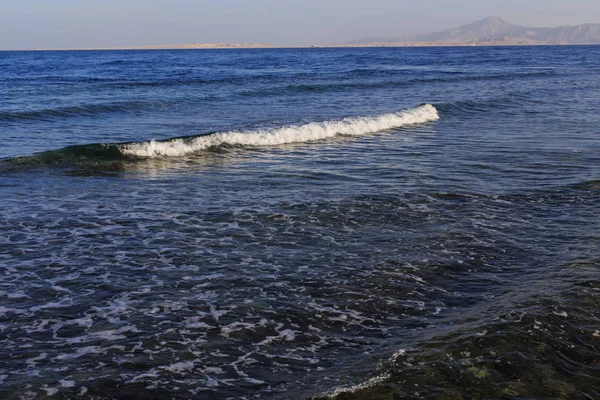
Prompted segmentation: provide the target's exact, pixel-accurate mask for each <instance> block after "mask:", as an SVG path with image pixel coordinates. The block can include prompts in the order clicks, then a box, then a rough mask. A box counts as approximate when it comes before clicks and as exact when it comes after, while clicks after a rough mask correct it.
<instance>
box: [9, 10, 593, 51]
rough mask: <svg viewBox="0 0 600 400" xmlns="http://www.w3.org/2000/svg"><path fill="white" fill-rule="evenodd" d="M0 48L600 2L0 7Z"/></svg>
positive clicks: (330, 29)
mask: <svg viewBox="0 0 600 400" xmlns="http://www.w3.org/2000/svg"><path fill="white" fill-rule="evenodd" d="M0 6H1V8H0V9H1V10H2V11H1V12H0V49H29V48H88V47H111V46H141V45H160V44H191V43H264V44H274V45H309V44H323V43H343V42H347V41H351V40H355V39H360V38H363V37H367V36H403V35H409V34H418V33H430V32H436V31H441V30H444V29H448V28H454V27H456V26H459V25H464V24H468V23H471V22H473V21H476V20H479V19H482V18H485V17H487V16H498V17H502V18H504V19H506V20H508V21H509V22H513V23H516V24H519V25H526V26H538V27H539V26H560V25H578V24H583V23H600V1H599V0H502V1H500V0H493V1H490V0H454V1H449V0H410V1H408V0H0Z"/></svg>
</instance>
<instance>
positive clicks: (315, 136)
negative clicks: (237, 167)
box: [119, 104, 439, 158]
mask: <svg viewBox="0 0 600 400" xmlns="http://www.w3.org/2000/svg"><path fill="white" fill-rule="evenodd" d="M438 119H439V115H438V112H437V110H436V108H435V107H434V106H432V105H431V104H423V105H421V106H418V107H415V108H412V109H408V110H404V111H400V112H397V113H391V114H382V115H377V116H373V117H349V118H344V119H342V120H339V121H325V122H311V123H308V124H305V125H290V126H286V127H280V128H271V129H262V130H256V131H248V132H218V133H213V134H210V135H204V136H196V137H193V138H177V139H170V140H167V141H156V140H151V141H149V142H139V143H128V144H123V145H119V150H120V151H121V153H122V154H124V155H127V156H135V157H149V158H151V157H178V156H184V155H186V154H190V153H195V152H197V151H200V150H205V149H208V148H211V147H217V146H221V145H224V144H229V145H246V146H274V145H280V144H288V143H304V142H312V141H316V140H322V139H327V138H331V137H335V136H359V135H364V134H369V133H375V132H381V131H385V130H388V129H394V128H400V127H403V126H406V125H413V124H422V123H425V122H430V121H435V120H438Z"/></svg>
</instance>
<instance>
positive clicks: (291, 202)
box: [0, 46, 600, 399]
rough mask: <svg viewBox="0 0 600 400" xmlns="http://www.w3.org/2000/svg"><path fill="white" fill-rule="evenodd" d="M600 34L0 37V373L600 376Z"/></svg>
mask: <svg viewBox="0 0 600 400" xmlns="http://www.w3.org/2000/svg"><path fill="white" fill-rule="evenodd" d="M599 56H600V47H596V46H555V47H498V48H494V47H481V48H479V47H478V48H381V49H379V48H377V49H281V50H231V51H230V50H218V51H212V50H199V51H196V50H179V51H101V52H94V51H88V52H3V53H0V76H2V79H1V80H0V92H1V93H2V98H1V99H0V138H1V141H0V191H1V194H2V202H0V272H1V273H2V279H1V280H0V341H1V343H2V346H0V355H1V360H2V361H0V395H1V397H3V398H8V399H20V398H89V399H130V398H145V399H148V398H156V399H171V398H172V399H192V398H193V399H215V398H223V399H225V398H263V399H290V398H298V399H302V398H311V397H315V398H337V399H363V398H364V399H366V398H381V399H388V398H431V399H438V398H448V399H462V398H469V399H471V398H514V399H530V398H552V399H556V398H564V399H590V398H598V397H600V392H599V391H598V387H600V378H598V377H599V376H600V373H599V370H598V368H599V358H600V355H599V354H600V353H599V347H600V344H599V343H600V318H599V311H598V310H599V306H600V299H599V296H600V292H599V290H600V275H599V271H598V265H599V264H598V263H599V260H600V249H599V247H598V243H599V240H598V239H599V234H600V230H599V227H600V224H599V222H600V219H599V217H598V212H597V210H598V207H599V206H600V163H599V161H600V138H599V137H598V126H599V125H600V124H599V122H600V116H599V114H598V110H597V105H596V103H597V100H598V98H599V94H600V79H599V78H598V76H599V75H598V73H599V72H600V68H599V67H598V66H597V60H598V57H599ZM77 396H79V397H77Z"/></svg>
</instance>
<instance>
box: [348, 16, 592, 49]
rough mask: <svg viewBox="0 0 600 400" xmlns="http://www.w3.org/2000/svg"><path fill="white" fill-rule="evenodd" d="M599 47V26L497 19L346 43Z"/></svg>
mask: <svg viewBox="0 0 600 400" xmlns="http://www.w3.org/2000/svg"><path fill="white" fill-rule="evenodd" d="M391 43H394V44H401V43H406V44H415V43H427V44H446V45H452V44H455V45H468V44H470V45H485V44H600V24H593V23H588V24H582V25H576V26H559V27H555V28H548V27H543V28H533V27H526V26H522V25H516V24H513V23H511V22H508V21H506V20H504V19H502V18H500V17H486V18H483V19H481V20H478V21H475V22H472V23H470V24H467V25H461V26H459V27H456V28H451V29H446V30H443V31H440V32H433V33H426V34H420V35H410V36H392V37H381V36H372V37H366V38H363V39H359V40H355V41H352V42H348V43H346V44H349V45H365V44H391Z"/></svg>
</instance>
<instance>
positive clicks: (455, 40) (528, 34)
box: [3, 17, 600, 51]
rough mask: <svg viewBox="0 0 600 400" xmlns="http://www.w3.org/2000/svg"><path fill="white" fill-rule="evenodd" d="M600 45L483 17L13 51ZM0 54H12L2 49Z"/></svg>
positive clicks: (589, 32)
mask: <svg viewBox="0 0 600 400" xmlns="http://www.w3.org/2000/svg"><path fill="white" fill-rule="evenodd" d="M597 44H600V24H584V25H577V26H561V27H556V28H532V27H525V26H520V25H515V24H512V23H510V22H508V21H505V20H503V19H502V18H499V17H486V18H484V19H482V20H479V21H475V22H472V23H470V24H468V25H463V26H459V27H457V28H453V29H447V30H445V31H441V32H434V33H428V34H422V35H412V36H395V37H378V36H372V37H366V38H362V39H358V40H355V41H351V42H345V43H336V42H322V43H313V44H305V45H272V44H264V43H194V44H163V45H144V46H106V47H81V48H29V49H15V50H14V51H45V50H46V51H52V50H54V51H58V50H176V49H177V50H186V49H207V50H215V49H276V48H282V49H283V48H292V49H298V48H355V47H451V46H461V47H464V46H561V45H597ZM3 51H11V50H8V49H4V50H3Z"/></svg>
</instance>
